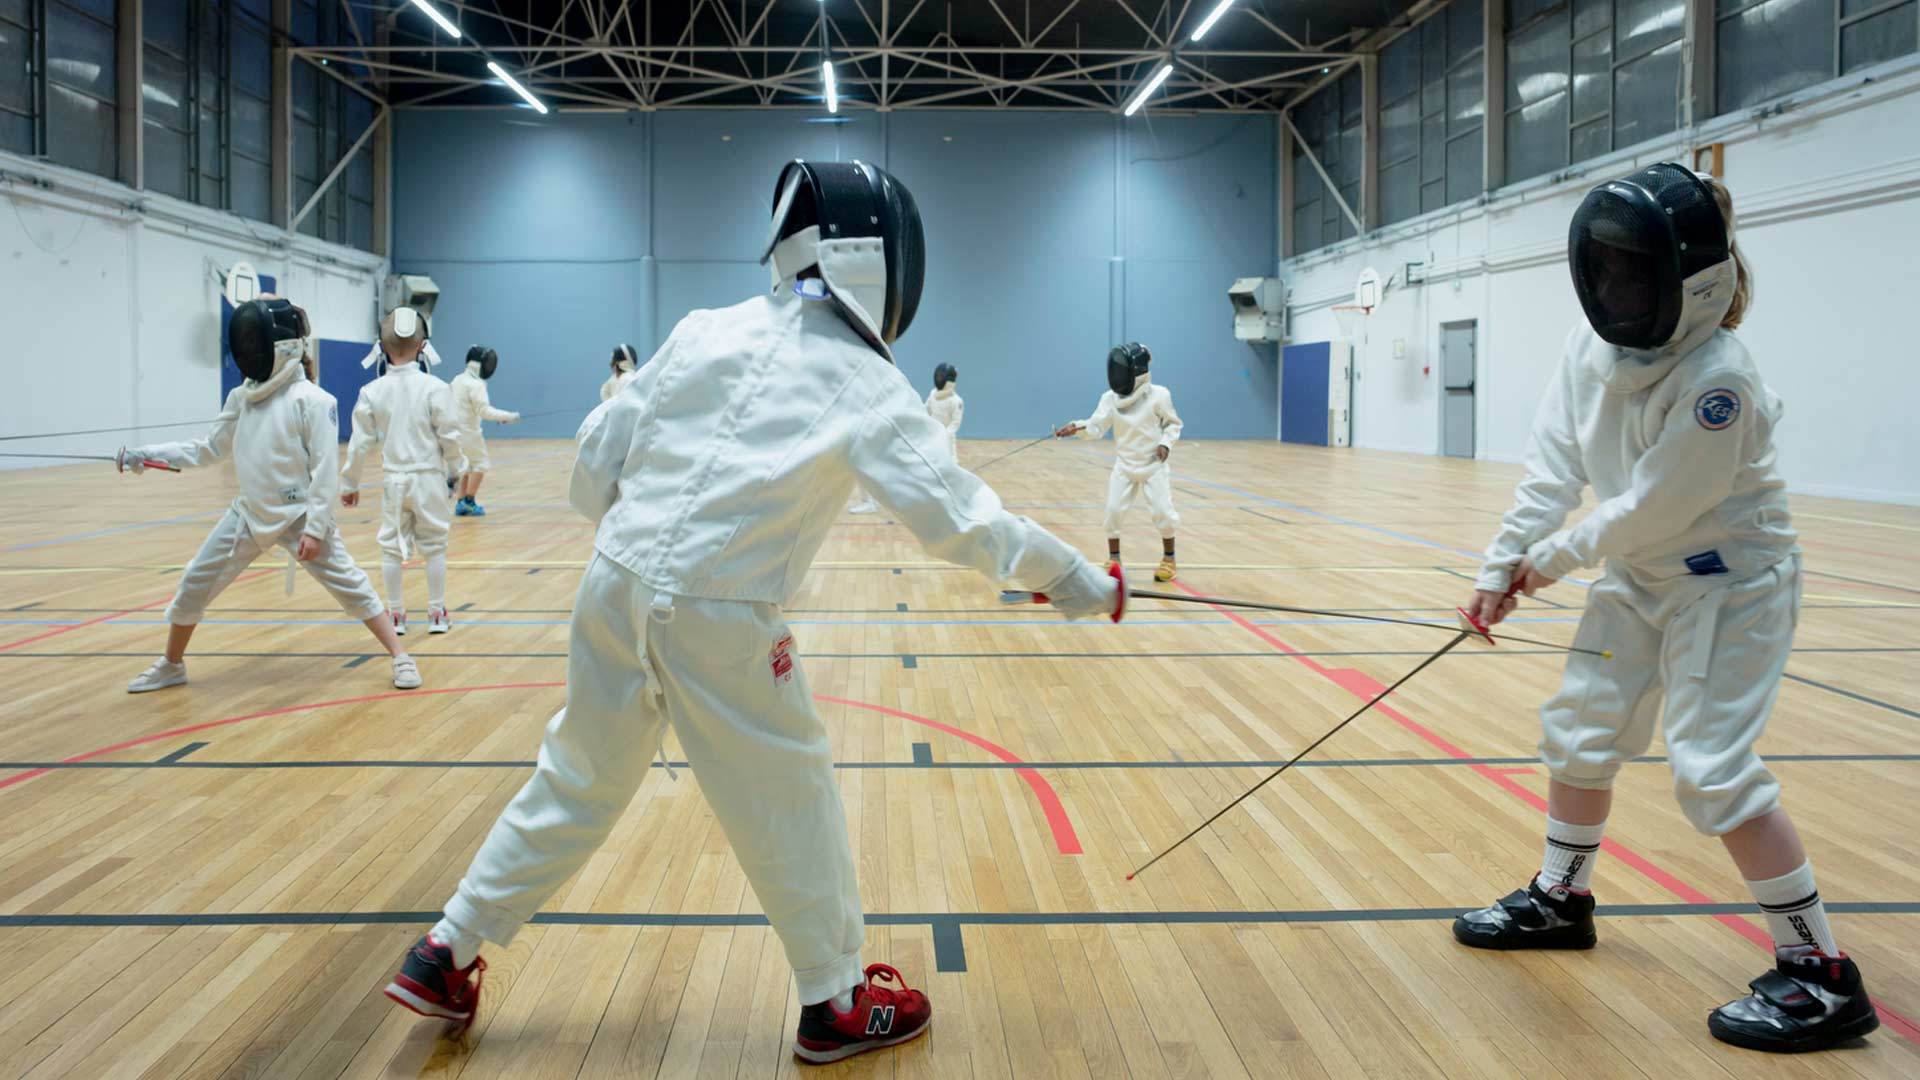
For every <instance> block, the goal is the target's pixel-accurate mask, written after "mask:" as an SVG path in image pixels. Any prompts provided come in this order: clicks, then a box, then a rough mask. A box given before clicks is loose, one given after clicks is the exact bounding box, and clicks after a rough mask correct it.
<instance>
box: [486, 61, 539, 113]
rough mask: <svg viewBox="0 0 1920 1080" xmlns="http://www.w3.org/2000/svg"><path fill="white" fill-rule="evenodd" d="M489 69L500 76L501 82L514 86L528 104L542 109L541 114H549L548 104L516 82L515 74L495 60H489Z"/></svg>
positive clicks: (514, 89) (515, 90) (515, 91)
mask: <svg viewBox="0 0 1920 1080" xmlns="http://www.w3.org/2000/svg"><path fill="white" fill-rule="evenodd" d="M487 70H488V71H491V72H493V73H494V75H495V76H496V77H498V78H499V80H500V81H501V82H503V83H506V84H507V85H508V86H509V87H512V88H513V92H514V93H516V94H519V95H520V97H521V98H522V99H524V100H525V101H526V103H527V104H529V105H531V106H533V107H534V108H535V109H538V110H539V111H540V115H542V116H545V115H546V114H547V107H546V105H545V104H544V103H542V102H541V100H540V99H539V98H537V97H534V96H533V95H532V94H530V93H528V92H527V88H526V87H524V86H521V85H520V84H519V83H518V82H516V81H515V80H514V77H513V76H511V75H509V74H507V69H506V68H503V67H501V66H500V65H499V64H496V63H494V62H493V61H491V60H489V61H487Z"/></svg>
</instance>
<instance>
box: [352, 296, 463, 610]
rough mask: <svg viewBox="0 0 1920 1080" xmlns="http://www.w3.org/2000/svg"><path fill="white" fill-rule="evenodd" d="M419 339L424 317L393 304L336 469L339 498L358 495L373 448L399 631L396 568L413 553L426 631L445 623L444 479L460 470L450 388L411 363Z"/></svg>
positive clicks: (390, 600) (385, 565)
mask: <svg viewBox="0 0 1920 1080" xmlns="http://www.w3.org/2000/svg"><path fill="white" fill-rule="evenodd" d="M426 343H427V327H426V321H425V320H424V319H422V318H421V317H420V315H419V314H418V313H417V312H415V311H414V310H413V309H412V308H405V307H401V308H394V309H393V310H392V311H391V312H389V313H388V314H387V317H386V318H385V319H384V320H382V321H381V323H380V348H381V350H382V351H383V352H384V354H385V356H386V362H387V368H386V373H385V374H383V375H381V376H380V377H379V378H377V379H375V380H373V381H372V382H370V383H367V384H366V385H365V386H362V387H361V388H360V400H359V402H358V403H356V404H355V405H354V407H353V437H352V438H351V439H349V440H347V463H346V465H345V466H344V467H342V468H341V470H340V479H341V480H342V481H343V482H344V483H345V485H346V491H345V492H344V493H343V494H342V495H341V496H340V501H341V503H342V504H344V505H346V506H354V505H356V504H358V503H359V501H360V471H361V469H362V468H364V467H365V465H366V460H367V454H368V453H369V452H371V451H372V450H373V448H374V447H376V446H378V447H379V448H380V466H381V469H382V470H383V471H384V473H385V478H384V480H383V481H382V483H381V487H380V534H379V542H380V571H381V576H382V577H384V578H385V579H386V586H387V607H388V608H389V609H390V611H391V612H392V615H393V631H394V633H396V634H405V633H406V632H407V603H406V593H405V591H404V589H403V587H402V576H401V567H402V566H403V565H404V564H405V563H406V561H407V559H408V558H409V557H411V555H412V553H414V552H418V553H419V554H420V555H421V556H422V557H424V558H425V560H426V564H427V633H429V634H444V633H446V632H447V631H448V630H451V629H453V620H452V619H451V618H450V617H449V616H448V615H447V529H448V527H449V525H450V524H451V520H452V517H453V495H452V494H451V493H450V492H448V491H447V489H446V485H445V483H444V478H446V477H448V476H461V475H465V473H466V471H467V462H466V457H465V455H464V453H463V452H462V450H461V446H460V428H459V425H458V421H457V420H456V418H455V415H454V408H453V392H452V391H451V390H450V389H449V388H448V387H447V384H446V383H443V382H441V381H440V380H439V379H436V378H434V377H433V376H431V375H429V374H427V373H426V372H425V371H422V370H421V369H420V365H419V364H418V363H417V362H416V361H417V360H418V358H419V356H420V354H421V351H422V348H423V346H425V345H426Z"/></svg>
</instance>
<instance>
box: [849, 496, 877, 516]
mask: <svg viewBox="0 0 1920 1080" xmlns="http://www.w3.org/2000/svg"><path fill="white" fill-rule="evenodd" d="M879 509H880V504H879V503H877V502H874V501H873V500H872V499H862V500H860V501H859V502H857V503H854V504H853V505H852V506H849V507H847V513H849V514H871V513H874V512H875V511H877V510H879Z"/></svg>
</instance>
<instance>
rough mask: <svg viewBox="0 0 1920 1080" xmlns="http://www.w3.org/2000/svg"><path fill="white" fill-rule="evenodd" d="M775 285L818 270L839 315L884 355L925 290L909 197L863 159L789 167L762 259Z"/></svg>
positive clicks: (921, 248)
mask: <svg viewBox="0 0 1920 1080" xmlns="http://www.w3.org/2000/svg"><path fill="white" fill-rule="evenodd" d="M769 260H771V261H772V263H773V272H774V282H775V284H776V285H777V284H778V283H779V282H780V281H782V280H784V279H786V278H788V277H792V276H795V275H797V274H799V273H800V272H801V271H803V270H805V269H807V268H808V267H809V266H817V267H819V274H820V279H821V280H822V281H823V282H825V284H826V287H827V292H828V294H829V295H830V296H831V297H832V298H833V300H834V301H835V303H836V304H837V306H838V307H839V308H840V312H841V315H842V316H843V317H844V318H846V319H847V321H848V322H849V323H850V324H851V325H852V326H853V328H854V329H855V330H857V331H859V332H860V334H861V336H862V337H865V338H867V339H868V340H869V341H870V342H871V343H872V344H873V345H874V346H875V347H876V348H879V349H881V350H882V351H885V346H887V345H889V344H891V343H892V342H893V341H894V340H895V339H897V338H899V336H900V335H901V334H904V333H906V332H907V327H908V326H909V325H910V324H912V322H913V316H914V313H915V312H916V311H918V310H919V307H920V290H921V287H922V286H924V285H925V284H926V276H927V259H926V234H925V233H924V232H923V231H922V229H921V226H920V210H919V208H918V207H917V206H915V205H914V201H913V193H912V192H909V191H908V190H907V188H906V185H905V184H902V183H901V182H900V181H899V180H897V179H895V178H894V177H893V176H892V175H891V174H889V173H888V172H886V171H885V170H884V169H879V168H876V167H874V166H872V165H869V164H867V163H866V162H863V161H799V160H795V161H791V162H789V163H787V166H786V167H785V168H784V169H782V170H781V171H780V178H779V180H778V181H777V182H776V183H775V184H774V208H773V222H772V228H771V230H770V233H769V235H768V237H767V248H766V251H765V252H764V253H763V254H762V255H761V257H760V261H761V262H762V263H765V262H767V261H769Z"/></svg>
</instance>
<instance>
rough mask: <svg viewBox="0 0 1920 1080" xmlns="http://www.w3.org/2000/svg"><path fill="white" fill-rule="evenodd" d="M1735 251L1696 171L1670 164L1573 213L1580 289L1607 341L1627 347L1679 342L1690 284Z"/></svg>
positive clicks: (1611, 185)
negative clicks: (1678, 335)
mask: <svg viewBox="0 0 1920 1080" xmlns="http://www.w3.org/2000/svg"><path fill="white" fill-rule="evenodd" d="M1731 256H1732V245H1731V241H1730V239H1729V237H1728V236H1727V227H1726V221H1725V220H1724V219H1723V218H1721V216H1720V208H1719V206H1718V205H1716V204H1715V203H1714V200H1713V193H1712V192H1711V191H1709V190H1708V189H1707V186H1706V184H1704V183H1702V182H1701V180H1700V178H1699V177H1698V176H1696V175H1694V173H1693V171H1692V170H1690V169H1688V168H1686V167H1684V166H1681V165H1675V164H1673V163H1671V162H1663V163H1661V164H1659V165H1653V166H1650V167H1648V168H1645V169H1642V170H1640V171H1639V172H1637V173H1634V174H1633V175H1632V176H1629V177H1627V178H1625V179H1622V180H1610V181H1608V182H1607V183H1604V184H1601V185H1600V186H1599V187H1596V188H1594V189H1593V190H1592V191H1590V192H1588V193H1587V197H1586V198H1585V199H1584V200H1582V201H1581V203H1580V206H1579V208H1578V209H1576V210H1575V211H1574V212H1573V224H1572V225H1571V226H1570V228H1569V229H1568V234H1567V263H1568V267H1569V269H1570V270H1571V271H1572V272H1573V291H1574V293H1575V294H1576V295H1577V296H1579V298H1580V306H1581V307H1582V308H1583V309H1585V311H1586V313H1587V321H1588V322H1589V323H1591V324H1592V326H1593V331H1594V333H1596V334H1598V335H1600V337H1601V339H1602V340H1604V341H1607V342H1610V343H1612V344H1614V345H1618V346H1620V347H1622V348H1627V349H1657V348H1659V347H1661V346H1663V345H1666V344H1667V343H1669V342H1670V341H1672V340H1673V338H1674V335H1675V333H1676V331H1677V330H1678V329H1679V328H1680V323H1681V315H1682V308H1683V307H1684V306H1685V299H1686V297H1685V291H1686V290H1685V283H1686V282H1687V281H1688V279H1690V278H1692V277H1693V276H1694V275H1696V274H1699V273H1701V272H1702V271H1705V270H1710V269H1713V268H1714V267H1716V266H1718V265H1719V264H1721V263H1724V262H1726V261H1727V260H1728V259H1729V258H1730V257H1731Z"/></svg>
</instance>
